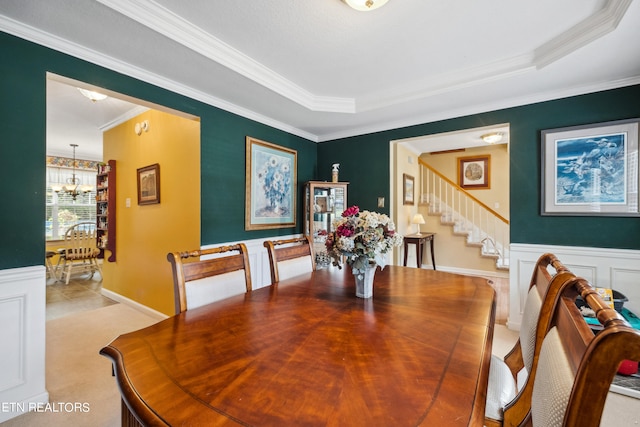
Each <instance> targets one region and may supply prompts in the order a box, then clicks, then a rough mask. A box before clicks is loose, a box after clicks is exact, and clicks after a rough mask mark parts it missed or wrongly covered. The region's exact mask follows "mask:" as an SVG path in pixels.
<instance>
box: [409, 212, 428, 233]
mask: <svg viewBox="0 0 640 427" xmlns="http://www.w3.org/2000/svg"><path fill="white" fill-rule="evenodd" d="M424 223H425V221H424V217H423V216H422V214H419V213H417V214H415V215H414V216H413V218H411V224H416V225H417V226H418V232H417V233H416V234H417V235H418V236H420V235H421V233H420V224H424Z"/></svg>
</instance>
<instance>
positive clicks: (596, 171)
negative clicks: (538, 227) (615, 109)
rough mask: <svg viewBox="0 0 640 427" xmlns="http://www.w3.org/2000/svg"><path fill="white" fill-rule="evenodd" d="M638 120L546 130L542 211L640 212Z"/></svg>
mask: <svg viewBox="0 0 640 427" xmlns="http://www.w3.org/2000/svg"><path fill="white" fill-rule="evenodd" d="M638 123H639V119H633V120H619V121H614V122H606V123H597V124H592V125H585V126H574V127H567V128H558V129H548V130H543V131H542V132H541V142H542V150H541V151H542V173H541V177H542V183H541V186H542V191H541V214H542V215H574V216H588V215H597V216H602V215H604V216H640V211H639V210H638V184H639V180H638Z"/></svg>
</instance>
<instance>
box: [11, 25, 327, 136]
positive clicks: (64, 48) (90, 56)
mask: <svg viewBox="0 0 640 427" xmlns="http://www.w3.org/2000/svg"><path fill="white" fill-rule="evenodd" d="M0 30H2V31H5V32H6V33H8V34H12V35H14V36H16V37H20V38H23V39H25V40H28V41H30V42H33V43H37V44H39V45H42V46H45V47H48V48H50V49H53V50H57V51H59V52H62V53H64V54H67V55H71V56H73V57H76V58H78V59H82V60H84V61H87V62H91V63H93V64H96V65H99V66H101V67H104V68H108V69H110V70H113V71H116V72H118V73H122V74H125V75H127V76H130V77H133V78H135V79H138V80H140V81H143V82H146V83H150V84H153V85H156V86H159V87H161V88H163V89H166V90H169V91H172V92H175V93H178V94H180V95H184V96H187V97H189V98H193V99H195V100H197V101H200V102H203V103H205V104H207V105H211V106H213V107H216V108H220V109H222V110H225V111H228V112H230V113H233V114H237V115H239V116H241V117H245V118H247V119H250V120H254V121H256V122H258V123H262V124H265V125H267V126H271V127H273V128H276V129H280V130H282V131H284V132H288V133H290V134H292V135H297V136H299V137H301V138H305V139H308V140H310V141H313V142H318V137H317V135H314V134H312V133H309V132H306V131H303V130H301V129H298V128H295V127H293V126H291V125H288V124H286V123H282V122H280V121H277V120H274V119H272V118H270V117H267V116H264V115H262V114H258V113H256V112H254V111H251V110H248V109H246V108H242V107H239V106H237V105H235V104H232V103H230V102H227V101H225V100H223V99H220V98H217V97H215V96H211V95H209V94H207V93H205V92H202V91H199V90H195V89H192V88H190V87H189V86H185V85H183V84H181V83H178V82H176V81H174V80H170V79H167V78H165V77H162V76H159V75H157V74H155V73H153V72H151V71H147V70H145V69H142V68H139V67H136V66H133V65H131V64H129V63H127V62H123V61H120V60H118V59H115V58H112V57H110V56H107V55H105V54H102V53H99V52H96V51H94V50H91V49H88V48H86V47H84V46H81V45H79V44H77V43H74V42H71V41H69V40H66V39H63V38H60V37H57V36H55V35H52V34H50V33H47V32H44V31H42V30H40V29H37V28H33V27H31V26H28V25H25V24H23V23H21V22H18V21H15V20H13V19H11V18H8V17H6V16H4V15H0ZM107 89H108V88H107Z"/></svg>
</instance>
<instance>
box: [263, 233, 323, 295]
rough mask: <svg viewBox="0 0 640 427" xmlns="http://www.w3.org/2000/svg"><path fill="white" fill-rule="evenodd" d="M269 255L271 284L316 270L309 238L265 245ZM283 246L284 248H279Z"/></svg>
mask: <svg viewBox="0 0 640 427" xmlns="http://www.w3.org/2000/svg"><path fill="white" fill-rule="evenodd" d="M263 245H264V247H265V248H267V252H268V254H269V269H270V271H271V283H272V284H273V283H278V282H279V281H281V280H286V279H288V278H290V277H294V276H297V275H299V274H303V273H307V272H310V271H313V270H315V268H316V262H315V259H314V256H313V249H312V248H313V245H312V243H311V239H310V238H309V236H302V237H296V238H293V239H286V240H267V241H265V242H264V243H263ZM277 246H282V247H277Z"/></svg>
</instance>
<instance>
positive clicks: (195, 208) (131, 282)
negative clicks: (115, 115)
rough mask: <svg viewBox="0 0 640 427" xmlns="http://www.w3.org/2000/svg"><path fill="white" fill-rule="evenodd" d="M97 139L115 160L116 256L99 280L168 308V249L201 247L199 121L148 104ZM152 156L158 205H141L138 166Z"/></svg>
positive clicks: (126, 294) (145, 302) (131, 296)
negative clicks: (144, 124) (143, 126)
mask: <svg viewBox="0 0 640 427" xmlns="http://www.w3.org/2000/svg"><path fill="white" fill-rule="evenodd" d="M143 120H148V121H149V131H148V132H142V134H141V135H140V136H138V135H136V133H135V132H134V127H135V124H136V123H139V122H141V121H143ZM103 138H104V160H105V161H107V160H115V161H116V186H115V188H116V192H117V193H116V194H117V197H116V199H117V200H116V262H114V263H110V262H107V261H106V259H105V262H104V264H103V276H104V280H103V287H104V288H105V289H108V290H110V291H113V292H115V293H117V294H120V295H122V296H124V297H126V298H129V299H131V300H134V301H136V302H139V303H140V304H143V305H145V306H148V307H150V308H152V309H154V310H157V311H159V312H162V313H164V314H167V315H172V314H174V305H173V280H172V277H171V266H170V264H169V262H168V261H167V253H168V252H173V251H177V250H180V251H181V250H191V249H197V248H199V247H200V123H199V122H198V121H196V120H188V119H185V118H181V117H178V116H174V115H171V114H168V113H164V112H160V111H155V110H150V111H147V112H145V113H143V114H141V115H139V116H137V117H135V118H133V119H131V120H129V121H127V122H125V123H123V124H121V125H119V126H117V127H115V128H113V129H110V130H108V131H106V132H104V137H103ZM154 163H158V164H159V165H160V204H154V205H142V206H139V205H138V199H137V197H138V196H137V194H138V190H137V169H138V168H141V167H145V166H149V165H152V164H154ZM110 184H111V183H110ZM110 187H111V185H110ZM127 200H130V207H127ZM105 258H106V257H105Z"/></svg>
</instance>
